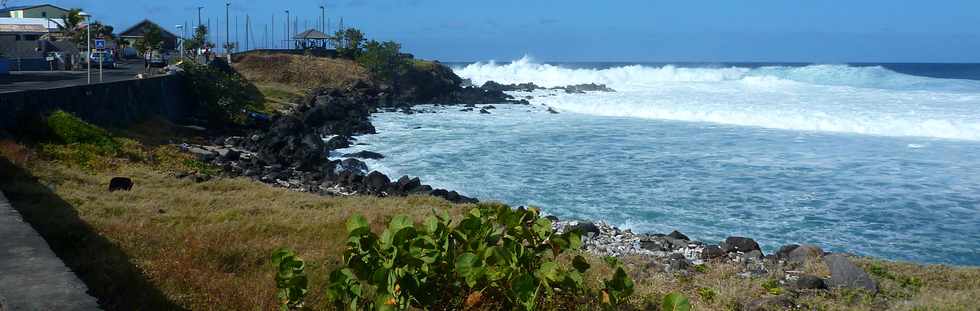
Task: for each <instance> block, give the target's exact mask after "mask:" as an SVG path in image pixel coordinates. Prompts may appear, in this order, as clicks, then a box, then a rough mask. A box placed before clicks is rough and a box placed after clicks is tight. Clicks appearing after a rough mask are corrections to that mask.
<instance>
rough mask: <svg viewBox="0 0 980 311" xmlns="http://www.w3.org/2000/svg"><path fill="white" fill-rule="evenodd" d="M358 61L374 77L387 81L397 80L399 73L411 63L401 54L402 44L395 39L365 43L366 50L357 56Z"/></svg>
mask: <svg viewBox="0 0 980 311" xmlns="http://www.w3.org/2000/svg"><path fill="white" fill-rule="evenodd" d="M357 63H358V64H361V66H364V68H366V69H367V70H368V72H370V73H371V76H372V77H374V79H376V80H379V81H382V82H385V83H392V82H395V81H397V77H398V75H399V74H402V73H403V72H404V71H406V70H408V69H409V66H410V65H411V64H410V63H409V62H408V61H407V60H406V58H405V57H403V56H402V55H401V45H399V44H398V43H395V42H393V41H385V42H378V41H374V40H371V41H370V42H368V43H367V45H365V48H364V52H363V53H361V55H360V56H358V57H357Z"/></svg>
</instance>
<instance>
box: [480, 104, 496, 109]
mask: <svg viewBox="0 0 980 311" xmlns="http://www.w3.org/2000/svg"><path fill="white" fill-rule="evenodd" d="M483 109H486V110H490V109H497V107H494V106H493V105H486V106H483Z"/></svg>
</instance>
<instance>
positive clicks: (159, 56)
mask: <svg viewBox="0 0 980 311" xmlns="http://www.w3.org/2000/svg"><path fill="white" fill-rule="evenodd" d="M150 67H158V68H163V67H167V58H166V57H165V56H164V55H163V53H160V52H156V51H154V52H153V53H151V54H150Z"/></svg>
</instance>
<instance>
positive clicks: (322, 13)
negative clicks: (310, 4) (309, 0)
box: [320, 5, 327, 33]
mask: <svg viewBox="0 0 980 311" xmlns="http://www.w3.org/2000/svg"><path fill="white" fill-rule="evenodd" d="M326 17H327V8H325V7H323V6H322V5H321V6H320V31H322V32H323V33H327V27H326V26H324V25H326V24H327V20H326Z"/></svg>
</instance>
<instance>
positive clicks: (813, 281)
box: [793, 275, 827, 289]
mask: <svg viewBox="0 0 980 311" xmlns="http://www.w3.org/2000/svg"><path fill="white" fill-rule="evenodd" d="M793 286H794V287H795V288H797V289H827V284H826V283H824V281H823V279H821V278H820V277H817V276H813V275H801V276H800V277H799V278H797V279H796V282H793Z"/></svg>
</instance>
